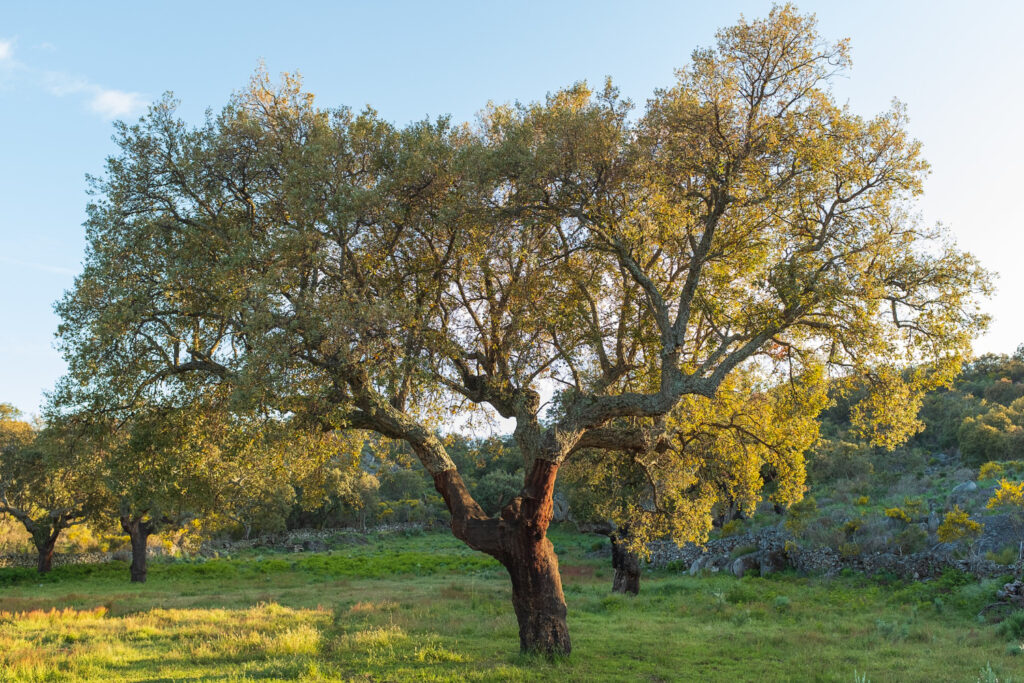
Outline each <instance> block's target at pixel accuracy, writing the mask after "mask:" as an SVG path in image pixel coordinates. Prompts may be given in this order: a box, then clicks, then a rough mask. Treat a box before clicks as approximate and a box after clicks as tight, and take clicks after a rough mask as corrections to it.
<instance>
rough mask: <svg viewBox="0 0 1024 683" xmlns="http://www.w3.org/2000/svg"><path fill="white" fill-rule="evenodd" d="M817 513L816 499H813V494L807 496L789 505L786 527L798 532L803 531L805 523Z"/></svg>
mask: <svg viewBox="0 0 1024 683" xmlns="http://www.w3.org/2000/svg"><path fill="white" fill-rule="evenodd" d="M817 514H818V501H816V500H815V499H814V496H807V497H806V498H804V499H803V500H801V501H798V502H796V503H793V504H792V505H790V506H789V511H788V515H787V517H786V528H787V529H789V530H790V531H793V532H796V533H799V532H800V531H803V529H804V527H806V526H807V523H808V522H809V521H811V519H813V518H814V516H815V515H817Z"/></svg>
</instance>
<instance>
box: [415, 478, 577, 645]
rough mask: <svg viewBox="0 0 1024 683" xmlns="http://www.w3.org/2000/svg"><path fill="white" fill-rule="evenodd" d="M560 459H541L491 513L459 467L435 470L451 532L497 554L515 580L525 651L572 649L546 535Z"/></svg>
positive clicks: (555, 560) (554, 561)
mask: <svg viewBox="0 0 1024 683" xmlns="http://www.w3.org/2000/svg"><path fill="white" fill-rule="evenodd" d="M557 473H558V465H557V463H554V462H551V461H549V460H542V459H537V460H535V461H534V465H533V467H532V468H531V470H530V474H529V475H528V476H527V478H526V481H525V485H524V486H523V490H522V492H521V493H520V495H519V496H517V497H516V498H514V499H513V500H512V502H511V503H509V504H508V505H506V506H505V507H504V508H502V510H501V516H500V518H499V519H491V518H489V517H488V516H487V515H486V513H485V512H484V511H483V509H482V508H481V507H480V506H479V504H477V502H476V501H475V500H473V498H472V496H470V494H469V491H468V490H467V489H466V485H465V483H464V482H463V481H462V477H461V476H460V475H459V473H458V472H457V471H456V470H443V471H441V472H438V473H435V474H434V485H435V487H436V488H437V490H438V492H439V493H440V494H441V495H442V496H443V497H444V500H445V503H447V505H448V509H449V510H450V511H451V513H452V533H453V534H454V535H455V536H456V538H459V539H461V540H462V541H463V542H465V543H466V544H467V545H468V546H470V547H471V548H474V549H476V550H480V551H482V552H485V553H487V554H488V555H491V556H492V557H494V558H495V559H497V560H498V561H499V562H501V564H502V565H503V566H504V567H505V569H506V571H508V573H509V577H510V578H511V580H512V605H513V607H514V608H515V612H516V619H517V620H518V622H519V648H520V650H521V651H523V652H534V653H540V654H546V655H566V654H569V652H571V650H572V642H571V640H570V638H569V628H568V625H567V623H566V614H567V611H568V610H567V608H566V605H565V595H564V593H563V592H562V578H561V575H560V574H559V573H558V557H557V556H556V555H555V551H554V548H553V546H552V545H551V542H550V541H549V540H548V539H547V530H548V526H549V525H550V524H551V513H552V494H553V492H554V485H555V476H556V475H557Z"/></svg>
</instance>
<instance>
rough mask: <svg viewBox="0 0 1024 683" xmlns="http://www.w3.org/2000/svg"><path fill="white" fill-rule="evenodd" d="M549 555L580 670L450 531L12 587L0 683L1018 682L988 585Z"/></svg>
mask: <svg viewBox="0 0 1024 683" xmlns="http://www.w3.org/2000/svg"><path fill="white" fill-rule="evenodd" d="M553 540H554V542H555V545H556V548H557V549H558V550H559V552H560V555H561V556H562V565H563V578H564V582H565V591H566V598H567V601H568V603H569V610H570V616H569V618H570V629H571V631H572V636H573V645H574V650H573V654H572V656H571V657H570V658H568V659H564V660H557V661H546V660H544V659H536V658H530V657H522V656H520V655H518V654H517V653H516V649H517V644H518V640H517V635H516V624H515V618H514V616H513V614H512V608H511V599H510V589H509V586H508V580H507V577H506V575H505V574H504V572H503V570H502V569H501V568H500V567H498V566H497V565H495V564H494V563H493V562H492V561H490V560H489V559H488V558H486V557H483V556H482V555H479V554H477V553H473V552H471V551H468V550H466V549H465V548H464V547H463V546H461V545H460V544H459V543H458V542H457V541H455V540H454V539H452V538H451V537H450V536H449V535H447V534H444V533H440V532H438V533H429V534H422V535H414V536H381V537H374V538H372V539H371V542H370V543H369V544H366V545H346V546H343V547H338V548H336V549H334V550H332V551H331V552H330V553H293V554H265V555H262V556H260V555H256V554H253V553H248V554H244V555H238V556H235V557H231V558H221V559H216V560H210V561H206V562H173V563H153V565H152V569H151V571H150V578H149V582H148V583H146V584H144V585H141V586H140V585H133V584H129V583H128V581H127V575H128V570H127V567H126V566H124V565H123V564H117V563H111V564H106V565H88V566H76V567H66V568H59V569H57V570H55V571H54V572H53V574H52V575H51V576H49V577H46V578H45V579H43V580H40V579H39V577H38V576H36V575H35V574H34V573H33V572H29V571H20V570H11V569H8V570H0V611H2V614H0V673H2V676H0V679H2V680H5V681H6V680H10V681H36V680H55V681H56V680H60V681H64V680H108V681H111V680H117V681H120V680H126V681H152V680H225V679H227V680H257V679H258V680H296V679H298V680H367V681H369V680H374V681H377V680H380V681H392V680H396V681H401V680H428V681H464V680H471V681H473V680H481V681H532V680H557V681H593V680H647V681H675V680H705V681H706V680H711V681H714V680H721V681H742V680H750V681H772V680H836V681H850V680H854V677H855V675H858V676H860V675H866V676H867V679H868V680H872V681H957V680H959V681H975V680H978V676H979V673H980V672H981V670H982V669H984V668H985V667H986V666H987V665H988V664H990V665H991V668H992V670H993V671H995V672H996V673H997V674H999V676H1000V680H1007V677H1016V680H1018V681H1019V682H1020V681H1024V651H1021V650H1020V644H1021V643H1020V641H1021V639H1020V638H1018V639H1016V640H1014V639H1012V638H1010V637H1008V636H1007V635H1005V634H1003V633H1001V632H1000V631H999V629H998V628H997V627H995V626H993V625H992V624H988V623H984V622H979V621H978V620H977V618H976V617H975V615H976V613H977V612H978V610H979V609H980V608H981V607H982V606H983V605H984V604H986V603H987V602H989V601H990V600H991V595H992V593H993V592H994V590H995V588H996V586H997V581H994V580H993V581H987V582H983V583H977V582H974V581H972V580H969V579H968V578H967V577H963V576H958V575H949V576H947V577H946V578H944V579H942V580H939V581H934V582H929V583H923V584H905V583H899V582H893V583H889V584H887V583H885V582H882V581H877V580H866V579H863V578H858V577H845V578H839V579H834V580H825V579H820V578H802V577H796V576H778V577H772V578H768V579H760V578H744V579H741V580H737V579H734V578H732V577H726V576H716V577H701V578H691V577H688V576H680V575H678V574H673V573H668V572H665V573H661V574H655V575H652V576H649V577H645V579H644V582H643V586H642V589H641V595H640V596H639V597H637V598H626V597H622V596H616V595H611V594H609V591H608V589H609V587H610V572H609V570H608V569H607V568H606V566H605V565H606V562H607V561H606V560H601V559H592V558H588V557H587V556H586V555H587V553H586V551H587V550H589V549H590V548H591V546H593V544H594V543H595V542H597V539H596V538H595V537H592V536H582V535H577V534H574V533H569V532H564V531H558V532H555V533H554V534H553ZM53 610H56V611H53ZM1004 630H1005V629H1004ZM1016 653H1019V654H1016Z"/></svg>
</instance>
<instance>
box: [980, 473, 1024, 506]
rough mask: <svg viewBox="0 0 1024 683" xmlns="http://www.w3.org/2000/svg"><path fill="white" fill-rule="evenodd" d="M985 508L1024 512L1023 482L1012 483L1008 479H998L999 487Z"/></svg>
mask: <svg viewBox="0 0 1024 683" xmlns="http://www.w3.org/2000/svg"><path fill="white" fill-rule="evenodd" d="M985 507H987V508H988V509H990V510H992V509H994V508H1000V507H1008V508H1011V509H1014V510H1016V509H1021V510H1024V481H1020V482H1012V481H1010V480H1009V479H1000V480H999V486H998V487H997V488H996V490H995V493H993V494H992V497H991V498H989V500H988V503H987V504H986V505H985Z"/></svg>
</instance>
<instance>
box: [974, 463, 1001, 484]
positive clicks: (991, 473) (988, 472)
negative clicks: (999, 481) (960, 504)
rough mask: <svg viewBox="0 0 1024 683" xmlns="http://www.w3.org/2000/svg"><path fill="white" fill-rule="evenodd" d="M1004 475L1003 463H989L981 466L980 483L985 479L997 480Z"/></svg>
mask: <svg viewBox="0 0 1024 683" xmlns="http://www.w3.org/2000/svg"><path fill="white" fill-rule="evenodd" d="M1002 474H1003V466H1002V464H1001V463H998V462H994V461H991V460H990V461H989V462H987V463H985V464H984V465H982V466H981V468H980V469H979V470H978V481H981V480H983V479H995V478H996V477H998V476H1001V475H1002Z"/></svg>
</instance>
